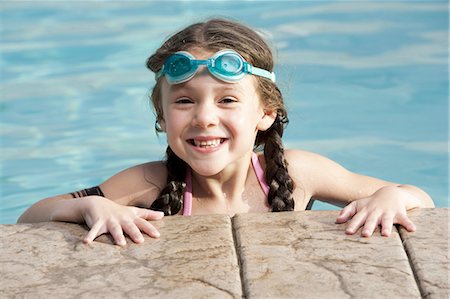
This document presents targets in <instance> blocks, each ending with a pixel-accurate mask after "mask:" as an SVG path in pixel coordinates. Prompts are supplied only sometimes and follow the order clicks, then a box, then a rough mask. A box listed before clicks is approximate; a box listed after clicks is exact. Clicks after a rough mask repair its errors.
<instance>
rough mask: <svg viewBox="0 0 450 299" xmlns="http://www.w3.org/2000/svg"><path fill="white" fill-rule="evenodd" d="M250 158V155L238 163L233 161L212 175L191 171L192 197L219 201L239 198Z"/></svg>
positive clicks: (245, 180)
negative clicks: (202, 174)
mask: <svg viewBox="0 0 450 299" xmlns="http://www.w3.org/2000/svg"><path fill="white" fill-rule="evenodd" d="M250 159H251V156H249V157H248V159H246V158H244V159H242V162H240V163H233V164H232V165H229V166H227V167H226V168H225V169H223V170H222V171H221V172H220V173H218V174H216V175H213V176H208V177H205V176H200V175H198V174H197V173H195V172H194V171H192V192H193V197H194V198H196V199H198V200H203V199H205V200H220V201H224V200H226V201H234V200H236V199H241V198H242V193H243V192H244V189H245V185H246V182H247V178H248V175H249V171H250V168H251V163H250Z"/></svg>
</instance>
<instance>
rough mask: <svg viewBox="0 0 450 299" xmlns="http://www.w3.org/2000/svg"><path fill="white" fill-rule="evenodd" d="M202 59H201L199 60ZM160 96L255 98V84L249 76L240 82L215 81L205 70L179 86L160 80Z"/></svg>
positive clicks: (253, 79)
mask: <svg viewBox="0 0 450 299" xmlns="http://www.w3.org/2000/svg"><path fill="white" fill-rule="evenodd" d="M200 59H202V58H200ZM161 83H162V86H161V87H162V90H161V91H162V95H163V97H164V95H169V94H173V93H179V92H186V93H202V92H213V91H216V92H231V91H233V92H236V93H238V94H240V95H242V96H247V97H248V96H256V95H257V94H258V92H257V89H256V87H257V82H256V80H255V78H254V77H253V76H251V75H246V76H245V77H244V78H242V79H241V80H239V81H237V82H234V83H229V82H224V81H222V80H219V79H217V78H216V77H214V76H213V75H212V74H210V73H209V71H208V69H207V68H202V69H201V70H199V71H198V72H197V73H196V74H195V76H194V77H193V78H192V79H190V80H188V81H186V82H183V83H180V84H169V83H168V82H167V80H166V79H165V78H164V77H163V78H162V82H161Z"/></svg>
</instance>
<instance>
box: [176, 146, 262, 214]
mask: <svg viewBox="0 0 450 299" xmlns="http://www.w3.org/2000/svg"><path fill="white" fill-rule="evenodd" d="M252 166H253V169H254V171H255V174H256V177H257V178H258V182H259V185H260V186H261V189H262V190H263V191H264V194H266V197H267V196H268V195H269V190H270V188H269V186H268V185H267V182H266V179H265V178H264V169H263V168H262V166H261V163H259V159H258V155H257V154H256V153H252ZM183 201H184V202H183V215H184V216H191V214H192V172H191V169H190V168H189V169H188V171H187V173H186V190H185V191H184V196H183Z"/></svg>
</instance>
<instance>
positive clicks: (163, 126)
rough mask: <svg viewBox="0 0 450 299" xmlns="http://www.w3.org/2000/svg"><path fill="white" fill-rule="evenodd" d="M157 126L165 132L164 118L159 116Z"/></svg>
mask: <svg viewBox="0 0 450 299" xmlns="http://www.w3.org/2000/svg"><path fill="white" fill-rule="evenodd" d="M158 124H159V127H160V128H161V131H163V132H164V133H166V122H165V121H164V119H162V118H161V120H159V121H158Z"/></svg>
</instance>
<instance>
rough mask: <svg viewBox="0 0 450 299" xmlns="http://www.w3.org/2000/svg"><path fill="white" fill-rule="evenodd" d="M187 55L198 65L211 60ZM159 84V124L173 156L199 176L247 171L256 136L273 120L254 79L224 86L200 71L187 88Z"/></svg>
mask: <svg viewBox="0 0 450 299" xmlns="http://www.w3.org/2000/svg"><path fill="white" fill-rule="evenodd" d="M190 53H191V54H192V55H194V56H195V57H196V59H207V58H209V57H211V56H212V55H214V53H211V52H207V51H203V50H199V49H196V50H191V51H190ZM162 80H163V82H161V83H162V86H161V87H162V88H161V100H162V109H163V120H162V121H161V122H160V124H161V128H162V129H163V131H165V132H166V134H167V141H168V143H169V145H170V147H171V148H172V150H173V151H174V152H175V153H176V154H177V156H178V157H180V158H181V159H183V160H184V161H185V162H186V163H187V164H189V166H190V167H191V168H192V169H193V170H194V171H195V172H197V173H198V174H200V175H202V176H212V175H215V174H218V173H219V172H221V171H223V170H224V169H230V170H232V169H233V167H234V168H236V167H238V166H239V165H241V164H239V163H245V164H246V165H247V166H248V163H249V159H250V154H251V152H252V150H253V145H254V142H255V138H256V133H257V132H258V130H267V129H268V128H269V127H270V126H271V125H272V123H273V121H274V119H275V116H276V113H275V112H272V111H264V107H262V105H261V101H260V99H259V96H258V92H257V90H256V80H255V78H254V77H253V76H252V75H246V76H245V77H244V78H243V79H242V80H240V81H238V82H237V83H226V82H224V81H221V80H219V79H217V78H216V77H214V76H212V75H211V74H210V73H209V72H208V70H207V69H206V68H205V67H200V69H199V70H198V72H197V74H196V75H195V76H194V77H193V78H192V79H191V80H189V81H187V82H184V83H181V84H175V85H169V84H168V83H167V81H166V80H165V78H162ZM230 167H231V168H230Z"/></svg>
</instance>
